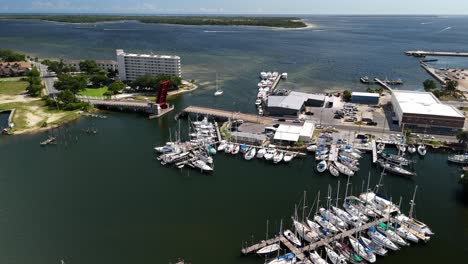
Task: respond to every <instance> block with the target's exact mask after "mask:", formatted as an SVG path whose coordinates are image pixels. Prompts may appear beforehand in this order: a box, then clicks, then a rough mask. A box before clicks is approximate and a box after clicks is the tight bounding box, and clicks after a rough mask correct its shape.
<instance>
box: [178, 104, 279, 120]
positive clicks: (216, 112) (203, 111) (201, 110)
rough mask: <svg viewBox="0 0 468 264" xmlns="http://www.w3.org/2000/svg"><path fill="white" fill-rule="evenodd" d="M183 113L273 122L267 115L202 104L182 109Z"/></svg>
mask: <svg viewBox="0 0 468 264" xmlns="http://www.w3.org/2000/svg"><path fill="white" fill-rule="evenodd" d="M182 112H183V113H190V114H199V115H207V116H214V117H218V118H225V119H229V118H230V119H242V120H244V121H247V122H250V123H257V124H271V123H273V119H272V118H269V117H265V116H258V115H252V114H243V113H240V112H233V111H225V110H220V109H214V108H208V107H201V106H189V107H187V108H185V109H184V110H182Z"/></svg>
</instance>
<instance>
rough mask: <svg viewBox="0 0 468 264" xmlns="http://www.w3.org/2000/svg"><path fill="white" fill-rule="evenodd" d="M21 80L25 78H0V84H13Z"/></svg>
mask: <svg viewBox="0 0 468 264" xmlns="http://www.w3.org/2000/svg"><path fill="white" fill-rule="evenodd" d="M22 78H25V76H19V77H4V78H0V82H14V81H19V80H21V79H22Z"/></svg>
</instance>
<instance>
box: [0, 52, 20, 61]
mask: <svg viewBox="0 0 468 264" xmlns="http://www.w3.org/2000/svg"><path fill="white" fill-rule="evenodd" d="M25 60H26V55H25V54H22V53H18V52H16V51H13V50H9V49H0V61H4V62H13V61H25Z"/></svg>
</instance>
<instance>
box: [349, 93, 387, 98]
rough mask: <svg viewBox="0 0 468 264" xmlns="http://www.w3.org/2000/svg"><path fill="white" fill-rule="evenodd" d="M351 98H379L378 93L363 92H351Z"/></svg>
mask: <svg viewBox="0 0 468 264" xmlns="http://www.w3.org/2000/svg"><path fill="white" fill-rule="evenodd" d="M351 96H363V97H377V98H379V97H380V94H378V93H364V92H352V93H351Z"/></svg>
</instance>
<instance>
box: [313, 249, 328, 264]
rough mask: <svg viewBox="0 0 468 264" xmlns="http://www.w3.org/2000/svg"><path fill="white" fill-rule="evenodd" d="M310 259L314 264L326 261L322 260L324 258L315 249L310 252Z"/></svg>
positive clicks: (321, 263) (323, 263)
mask: <svg viewBox="0 0 468 264" xmlns="http://www.w3.org/2000/svg"><path fill="white" fill-rule="evenodd" d="M310 260H312V263H314V264H327V261H326V260H324V259H323V258H322V257H321V256H320V255H319V254H318V253H317V251H312V252H310Z"/></svg>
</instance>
